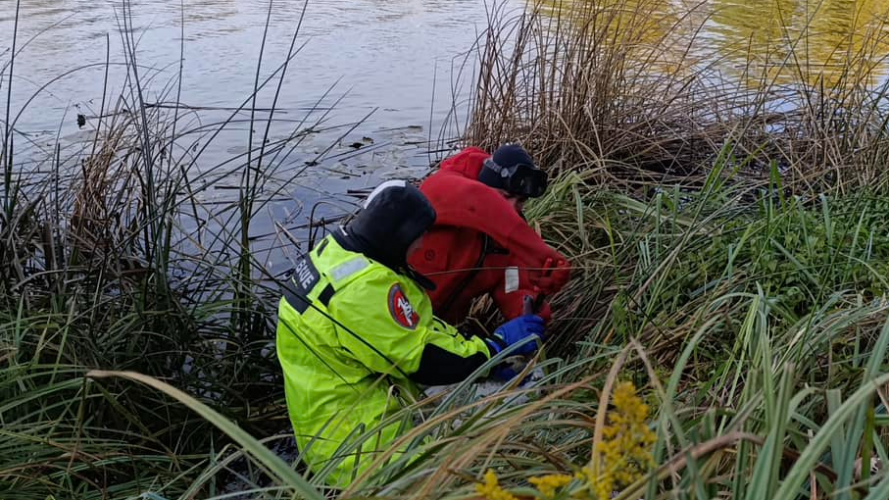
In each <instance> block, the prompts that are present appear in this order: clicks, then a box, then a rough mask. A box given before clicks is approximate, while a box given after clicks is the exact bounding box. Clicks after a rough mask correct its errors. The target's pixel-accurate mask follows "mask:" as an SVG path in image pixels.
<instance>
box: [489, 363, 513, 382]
mask: <svg viewBox="0 0 889 500" xmlns="http://www.w3.org/2000/svg"><path fill="white" fill-rule="evenodd" d="M491 375H492V376H493V377H494V378H495V379H497V380H499V381H501V382H509V381H510V380H512V379H514V378H516V377H518V376H519V373H518V372H517V371H515V370H514V369H513V368H512V367H511V366H509V363H500V364H499V365H497V367H495V368H494V370H493V371H492V372H491Z"/></svg>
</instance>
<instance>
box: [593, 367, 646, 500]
mask: <svg viewBox="0 0 889 500" xmlns="http://www.w3.org/2000/svg"><path fill="white" fill-rule="evenodd" d="M611 403H612V405H613V407H614V409H613V410H612V411H609V412H608V425H606V426H605V428H604V429H602V437H603V439H602V441H601V442H600V443H599V444H598V445H597V446H596V450H597V451H598V453H599V454H600V457H599V460H600V461H599V463H598V464H593V463H590V464H589V465H587V466H586V467H584V468H583V469H581V471H580V472H579V473H578V474H577V478H578V479H580V480H581V482H582V483H583V490H582V491H583V492H585V496H586V498H589V499H595V500H607V499H609V498H611V496H612V494H613V493H614V492H615V491H620V490H621V489H622V488H625V487H626V486H629V485H630V484H632V483H634V482H636V481H637V480H638V479H640V478H642V477H644V476H645V474H646V473H647V472H648V470H649V469H650V468H651V467H652V466H653V465H654V459H653V457H652V455H651V445H652V444H654V442H655V441H656V440H657V435H656V434H655V433H654V432H652V430H651V429H649V428H648V423H647V422H646V420H647V419H648V414H649V408H648V405H646V404H645V403H643V402H642V400H641V399H640V398H639V396H637V395H636V387H635V386H634V385H633V383H632V382H622V383H620V384H618V385H617V387H615V389H614V393H613V394H612V399H611ZM594 465H598V467H594Z"/></svg>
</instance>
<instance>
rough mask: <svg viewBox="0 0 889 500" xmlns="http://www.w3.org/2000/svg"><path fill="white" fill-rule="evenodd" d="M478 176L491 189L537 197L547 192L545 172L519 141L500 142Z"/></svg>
mask: <svg viewBox="0 0 889 500" xmlns="http://www.w3.org/2000/svg"><path fill="white" fill-rule="evenodd" d="M478 180H479V181H480V182H482V183H484V184H486V185H488V186H490V187H492V188H494V189H502V190H504V191H506V192H508V193H509V194H512V195H515V196H521V197H524V198H538V197H540V196H543V193H545V192H546V184H547V177H546V172H544V171H543V170H540V169H539V168H537V166H536V165H534V160H532V159H531V155H529V154H528V152H527V151H525V149H524V148H523V147H521V146H519V145H518V144H507V145H505V146H500V147H499V148H498V149H497V151H494V155H493V156H491V157H490V158H488V159H487V160H485V163H484V166H483V168H482V170H481V172H479V175H478Z"/></svg>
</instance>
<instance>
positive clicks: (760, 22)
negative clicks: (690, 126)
mask: <svg viewBox="0 0 889 500" xmlns="http://www.w3.org/2000/svg"><path fill="white" fill-rule="evenodd" d="M712 4H713V26H712V27H711V28H710V32H711V33H713V34H715V35H716V36H715V37H713V40H714V41H715V42H716V45H717V47H718V48H719V51H720V53H721V54H722V55H724V57H725V58H726V59H727V60H729V61H731V62H732V65H731V66H730V67H731V69H732V70H733V71H734V72H735V75H736V76H742V77H744V78H746V79H747V80H748V81H756V80H759V79H763V81H764V82H765V83H770V82H777V83H790V82H794V83H806V84H809V85H824V86H825V87H827V88H833V87H835V86H837V85H840V84H849V85H852V84H856V83H858V82H861V83H868V84H871V85H872V84H874V83H876V82H877V81H878V79H880V78H882V77H883V76H885V75H886V71H887V65H886V56H887V54H889V38H887V36H889V29H887V23H886V16H887V14H889V4H887V3H886V2H885V0H823V1H820V2H819V1H807V0H746V1H737V0H712ZM748 47H749V49H748Z"/></svg>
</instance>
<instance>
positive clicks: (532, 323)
mask: <svg viewBox="0 0 889 500" xmlns="http://www.w3.org/2000/svg"><path fill="white" fill-rule="evenodd" d="M544 330H546V327H545V326H544V323H543V318H541V317H540V316H535V315H533V314H527V315H525V316H519V317H518V318H516V319H514V320H511V321H507V322H506V323H504V324H502V325H500V328H498V329H497V330H495V331H494V339H495V342H491V343H490V344H491V346H492V347H493V349H494V351H495V352H494V354H495V355H496V354H499V353H500V351H502V350H503V349H506V348H507V347H509V346H511V345H514V344H518V343H519V342H521V341H523V340H524V339H526V338H528V337H536V339H537V341H536V342H527V343H525V344H524V345H522V346H521V347H519V348H518V350H516V351H513V352H512V353H513V354H516V355H528V354H534V352H535V351H537V348H538V347H540V346H539V344H540V342H543V340H544V336H543V332H544Z"/></svg>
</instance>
